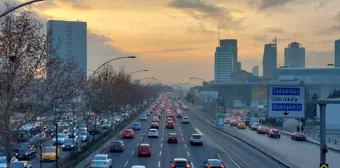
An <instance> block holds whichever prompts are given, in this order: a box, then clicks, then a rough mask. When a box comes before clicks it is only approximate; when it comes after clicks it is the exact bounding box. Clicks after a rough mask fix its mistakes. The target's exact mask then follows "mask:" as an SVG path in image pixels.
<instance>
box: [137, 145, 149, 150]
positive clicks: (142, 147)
mask: <svg viewBox="0 0 340 168" xmlns="http://www.w3.org/2000/svg"><path fill="white" fill-rule="evenodd" d="M139 148H141V149H149V148H150V147H149V146H147V145H141V146H139Z"/></svg>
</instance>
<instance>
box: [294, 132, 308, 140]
mask: <svg viewBox="0 0 340 168" xmlns="http://www.w3.org/2000/svg"><path fill="white" fill-rule="evenodd" d="M291 138H292V140H296V141H305V140H307V137H306V136H305V134H304V133H302V132H294V133H293V134H292V135H291Z"/></svg>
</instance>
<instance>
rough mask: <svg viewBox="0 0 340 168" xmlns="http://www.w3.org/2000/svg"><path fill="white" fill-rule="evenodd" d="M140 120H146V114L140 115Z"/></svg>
mask: <svg viewBox="0 0 340 168" xmlns="http://www.w3.org/2000/svg"><path fill="white" fill-rule="evenodd" d="M140 120H142V121H146V120H148V116H146V115H142V116H141V117H140Z"/></svg>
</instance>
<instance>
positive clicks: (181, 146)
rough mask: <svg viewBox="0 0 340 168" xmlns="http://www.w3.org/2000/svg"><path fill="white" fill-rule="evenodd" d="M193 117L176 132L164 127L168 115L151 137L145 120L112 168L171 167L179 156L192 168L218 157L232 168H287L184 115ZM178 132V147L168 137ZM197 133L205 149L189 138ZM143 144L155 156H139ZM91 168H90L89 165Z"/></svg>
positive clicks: (115, 154) (177, 125)
mask: <svg viewBox="0 0 340 168" xmlns="http://www.w3.org/2000/svg"><path fill="white" fill-rule="evenodd" d="M184 115H188V116H189V118H190V122H191V123H190V124H182V123H181V119H177V120H176V126H175V129H166V128H164V120H165V112H163V117H162V119H161V122H160V128H159V137H158V138H152V139H151V138H148V137H147V132H148V130H149V124H150V122H151V121H150V118H151V117H150V116H149V118H148V120H147V121H144V122H143V121H141V123H142V129H141V130H140V131H135V138H134V139H123V141H124V143H125V146H126V150H125V151H124V152H122V153H111V152H109V151H108V150H109V147H107V151H106V152H105V153H108V154H109V155H110V157H112V159H113V165H112V167H122V168H123V167H127V168H130V167H131V166H133V165H144V166H146V167H147V168H154V167H162V168H165V167H170V163H169V161H171V160H172V159H173V158H176V157H184V158H187V159H188V160H189V161H191V167H192V168H195V167H203V161H205V160H206V159H209V158H217V156H216V154H218V156H219V157H220V158H221V160H222V161H224V163H225V164H226V165H227V166H228V168H252V167H261V168H273V167H275V168H280V167H286V166H283V165H280V164H279V163H278V162H276V161H274V160H273V159H271V158H269V157H268V156H266V155H264V154H262V153H261V152H259V151H257V150H256V149H254V148H252V147H250V146H248V145H246V144H244V143H243V142H240V141H239V140H236V139H234V138H232V137H230V136H228V135H226V134H224V133H221V132H220V131H217V130H215V129H214V128H211V127H207V125H206V124H205V123H203V122H202V121H201V120H200V119H198V118H197V117H196V116H195V115H194V114H192V113H190V112H188V113H187V112H184ZM151 116H152V114H151ZM170 132H175V133H177V135H178V138H179V140H180V141H179V143H178V144H168V143H167V135H168V133H170ZM193 133H200V134H203V135H204V137H203V139H204V145H203V146H191V145H190V143H189V136H190V135H191V134H193ZM140 143H149V144H150V145H151V146H152V156H151V157H138V156H137V146H138V145H139V144H140ZM88 167H90V165H88Z"/></svg>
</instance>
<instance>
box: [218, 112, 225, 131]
mask: <svg viewBox="0 0 340 168" xmlns="http://www.w3.org/2000/svg"><path fill="white" fill-rule="evenodd" d="M224 117H225V116H224V114H217V115H216V123H217V127H218V128H224Z"/></svg>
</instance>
